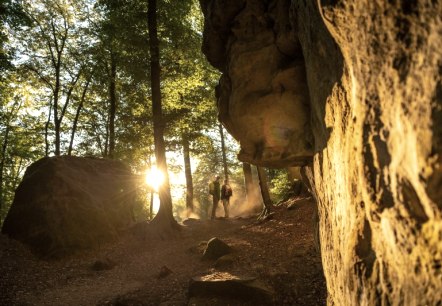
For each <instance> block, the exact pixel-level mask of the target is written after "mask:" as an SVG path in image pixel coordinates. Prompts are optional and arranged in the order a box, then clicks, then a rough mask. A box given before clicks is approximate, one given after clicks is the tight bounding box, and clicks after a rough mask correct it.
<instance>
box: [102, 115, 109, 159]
mask: <svg viewBox="0 0 442 306" xmlns="http://www.w3.org/2000/svg"><path fill="white" fill-rule="evenodd" d="M104 137H105V138H104V155H103V157H108V156H109V116H108V117H107V118H106V134H105V135H104Z"/></svg>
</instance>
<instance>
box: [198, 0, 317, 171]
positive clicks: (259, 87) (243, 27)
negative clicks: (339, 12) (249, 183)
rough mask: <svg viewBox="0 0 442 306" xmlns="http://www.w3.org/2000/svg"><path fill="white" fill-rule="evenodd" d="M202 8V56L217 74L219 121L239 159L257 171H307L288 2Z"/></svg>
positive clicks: (303, 99) (303, 92)
mask: <svg viewBox="0 0 442 306" xmlns="http://www.w3.org/2000/svg"><path fill="white" fill-rule="evenodd" d="M202 8H203V10H204V12H205V13H206V16H207V19H206V23H205V33H206V34H205V43H204V46H203V49H204V51H205V52H206V54H208V59H209V61H210V62H211V63H212V64H213V65H214V66H215V67H217V68H219V69H220V70H221V71H222V72H223V73H224V74H223V76H222V78H221V80H220V85H219V86H218V90H217V95H218V108H219V117H220V119H221V121H222V122H223V123H224V126H225V127H226V128H227V130H228V131H229V132H230V133H231V134H232V135H233V136H234V137H235V138H236V139H238V140H239V141H240V143H241V152H240V154H239V158H240V159H241V160H243V161H245V162H249V163H253V164H260V165H265V166H281V165H285V164H288V163H289V164H293V165H304V164H306V163H308V162H309V161H310V160H311V156H312V152H313V151H312V149H313V139H312V137H311V133H310V131H311V128H310V121H309V116H310V111H309V108H308V101H309V97H308V89H307V81H306V75H305V66H304V60H303V56H302V52H301V46H300V44H299V41H298V40H297V37H296V35H295V34H294V33H293V29H292V27H291V25H290V20H289V18H288V10H289V2H287V1H273V2H271V4H268V1H244V0H243V1H231V2H229V3H228V4H227V2H226V1H202Z"/></svg>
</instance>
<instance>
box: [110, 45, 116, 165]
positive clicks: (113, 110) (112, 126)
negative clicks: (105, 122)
mask: <svg viewBox="0 0 442 306" xmlns="http://www.w3.org/2000/svg"><path fill="white" fill-rule="evenodd" d="M116 78H117V62H116V59H115V55H114V52H111V69H110V83H109V101H110V108H109V152H108V153H109V157H110V158H114V151H115V114H116V112H117V93H116Z"/></svg>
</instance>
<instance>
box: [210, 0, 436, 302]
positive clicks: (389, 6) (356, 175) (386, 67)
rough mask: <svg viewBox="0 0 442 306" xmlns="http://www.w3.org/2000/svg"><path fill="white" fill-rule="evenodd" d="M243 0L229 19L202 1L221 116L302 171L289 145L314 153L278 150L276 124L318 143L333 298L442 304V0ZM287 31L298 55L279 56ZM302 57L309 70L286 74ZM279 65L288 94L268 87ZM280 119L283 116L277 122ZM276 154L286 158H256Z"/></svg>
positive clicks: (319, 196) (249, 146)
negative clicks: (218, 78) (217, 73)
mask: <svg viewBox="0 0 442 306" xmlns="http://www.w3.org/2000/svg"><path fill="white" fill-rule="evenodd" d="M231 2H234V1H231ZM240 2H241V5H239V4H235V5H236V6H235V7H233V8H229V9H227V10H226V11H227V12H228V13H226V14H225V13H224V12H223V5H222V4H226V3H228V2H227V1H222V0H201V3H202V7H203V12H204V13H205V18H206V27H205V34H204V35H205V40H204V44H209V45H211V46H212V47H211V48H209V47H207V46H205V47H204V48H203V50H204V51H206V55H207V56H208V58H209V60H211V58H212V60H211V62H213V63H216V67H218V68H219V69H220V70H221V71H222V72H223V76H222V79H221V86H220V89H219V90H218V92H219V100H218V107H219V112H220V118H221V120H223V122H224V124H225V125H226V127H227V128H228V129H229V131H231V132H232V135H233V136H235V137H236V138H237V139H239V140H240V143H241V147H242V150H243V154H242V155H241V154H240V158H244V156H247V155H248V154H252V156H253V158H252V159H250V158H244V160H249V161H251V162H252V163H255V164H260V165H270V166H294V165H297V164H298V163H297V158H285V156H287V155H285V153H284V152H290V154H289V156H293V157H297V156H298V157H301V156H306V155H307V154H306V151H305V148H306V147H307V146H299V145H298V146H290V145H289V146H287V150H286V149H283V148H284V146H282V145H279V146H272V145H271V143H275V142H274V141H273V140H274V139H272V138H271V137H270V138H269V136H272V137H273V132H274V131H275V129H274V127H275V126H279V129H280V130H281V131H282V130H284V126H288V127H289V129H288V130H290V131H292V132H290V133H288V134H287V135H289V134H290V135H294V137H296V138H297V139H298V140H302V139H305V141H304V142H299V141H298V142H297V143H298V144H301V143H310V142H311V143H313V144H314V147H313V149H312V150H311V151H312V154H311V155H312V156H313V162H312V164H311V165H310V166H309V169H308V172H309V173H310V174H311V175H309V178H310V183H311V184H310V185H311V191H312V194H313V195H314V197H315V198H316V200H317V203H318V215H319V221H320V222H319V223H320V240H321V255H322V262H323V265H324V273H325V276H326V280H327V288H328V292H329V304H330V305H381V304H382V305H390V304H391V305H437V304H438V303H439V304H440V301H441V300H442V290H441V289H440V288H442V269H441V266H442V239H441V237H442V191H441V190H442V158H441V156H442V132H441V131H442V128H441V127H442V51H441V50H442V48H441V46H442V19H441V15H442V1H441V0H422V1H411V0H410V1H406V0H403V1H383V0H374V1H369V0H362V1H350V0H337V1H330V0H328V1H325V0H324V1H303V0H291V1H290V0H269V1H259V0H244V1H240ZM235 3H236V2H235ZM226 5H227V4H226ZM231 5H233V4H231ZM280 7H282V8H289V9H284V10H283V9H277V8H280ZM275 12H278V14H276V15H275ZM281 25H285V26H281ZM229 29H230V30H229ZM279 37H281V38H284V39H283V41H286V42H287V41H290V40H294V41H295V45H296V44H299V46H300V47H301V53H302V57H301V56H300V55H299V52H300V51H299V48H284V49H283V48H281V47H278V48H276V49H279V50H281V51H282V50H284V51H283V52H281V54H284V56H280V55H278V53H277V52H275V53H272V52H271V49H272V48H273V46H274V45H276V46H278V45H279V43H278V38H279ZM287 37H288V38H287ZM215 42H216V43H215ZM284 45H286V44H284ZM220 46H222V48H221V47H220ZM217 48H218V49H217ZM207 50H210V52H207ZM215 50H218V52H215ZM278 52H279V51H278ZM258 54H262V55H264V56H258ZM221 57H223V59H224V60H221ZM299 60H301V61H302V63H299ZM301 66H303V67H305V68H304V71H305V75H304V77H305V79H303V78H302V77H301V75H302V74H301V73H287V74H284V71H285V69H289V71H293V69H292V68H291V67H301ZM296 71H300V70H296ZM281 74H284V75H285V76H286V77H285V78H282V79H284V80H285V81H284V83H280V84H291V85H290V86H288V87H286V86H282V87H283V88H289V93H294V94H293V95H292V94H290V95H288V96H285V95H284V93H285V92H286V91H281V94H280V95H277V94H276V93H277V91H275V89H276V88H278V87H277V86H272V85H270V84H274V83H273V80H275V78H277V76H278V75H281ZM270 80H271V81H270ZM305 84H308V88H307V89H306V86H305ZM298 86H300V87H298ZM282 87H281V88H282ZM258 88H260V89H258ZM297 88H299V89H300V92H301V96H302V97H303V99H305V100H303V102H302V103H299V99H297V98H295V97H296V96H297V93H298V91H297ZM304 91H307V92H304ZM283 97H284V98H283ZM286 98H287V100H285V99H286ZM263 100H265V101H266V103H265V104H263V103H262V101H263ZM306 100H307V101H308V102H307V103H305V101H306ZM283 101H284V102H283ZM258 105H262V106H263V107H258ZM264 105H265V106H264ZM238 109H240V110H242V113H241V112H239V111H238ZM226 114H227V115H226ZM267 114H271V115H270V116H267ZM273 114H284V115H286V116H287V117H286V116H283V115H279V116H277V118H278V119H279V120H278V121H277V124H274V123H273V122H274V121H273V120H272V118H273ZM302 114H303V115H302ZM300 117H302V118H308V119H305V120H306V121H305V122H306V123H305V124H304V125H303V128H300V126H301V125H302V124H301V125H299V123H300V122H303V121H300ZM244 119H247V120H244ZM287 122H290V124H287ZM238 127H241V128H240V131H239V132H238ZM310 135H313V141H310ZM288 143H295V141H293V142H291V141H289V142H288ZM259 144H261V145H259ZM279 144H283V142H282V141H281V142H279ZM277 147H278V148H279V149H277ZM253 148H255V149H253ZM272 151H273V152H279V153H280V154H270V155H266V154H260V152H272ZM244 154H245V155H244ZM278 160H279V161H278Z"/></svg>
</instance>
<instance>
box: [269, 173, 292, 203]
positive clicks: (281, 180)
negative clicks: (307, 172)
mask: <svg viewBox="0 0 442 306" xmlns="http://www.w3.org/2000/svg"><path fill="white" fill-rule="evenodd" d="M268 173H269V189H270V195H271V197H272V201H273V202H274V203H278V202H280V201H283V200H285V199H286V198H287V197H288V196H289V195H290V193H291V192H292V183H291V182H290V178H289V173H288V170H287V169H285V168H284V169H268Z"/></svg>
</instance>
